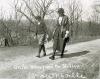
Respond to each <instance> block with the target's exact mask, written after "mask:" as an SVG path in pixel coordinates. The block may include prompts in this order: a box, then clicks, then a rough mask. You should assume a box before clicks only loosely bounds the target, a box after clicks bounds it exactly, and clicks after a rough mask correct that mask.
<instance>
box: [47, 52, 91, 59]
mask: <svg viewBox="0 0 100 79" xmlns="http://www.w3.org/2000/svg"><path fill="white" fill-rule="evenodd" d="M65 52H67V50H65ZM89 52H90V51H87V50H85V51H81V52H75V53H70V54H67V53H65V54H64V57H63V58H70V57H76V56H82V55H85V54H87V53H89ZM52 54H53V53H50V54H48V56H49V55H52ZM60 55H61V53H60V52H56V55H55V56H60Z"/></svg>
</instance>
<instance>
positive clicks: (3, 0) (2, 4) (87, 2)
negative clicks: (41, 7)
mask: <svg viewBox="0 0 100 79" xmlns="http://www.w3.org/2000/svg"><path fill="white" fill-rule="evenodd" d="M11 1H12V0H0V9H1V8H2V10H3V11H4V12H5V14H6V16H9V13H10V14H11V13H12V10H13V9H12V8H11V6H10V4H11ZM66 1H67V0H58V2H59V5H60V6H62V7H64V6H65V5H64V4H63V2H64V3H66ZM80 1H81V2H82V5H83V8H84V12H85V14H84V16H87V14H91V6H92V5H93V3H94V0H80Z"/></svg>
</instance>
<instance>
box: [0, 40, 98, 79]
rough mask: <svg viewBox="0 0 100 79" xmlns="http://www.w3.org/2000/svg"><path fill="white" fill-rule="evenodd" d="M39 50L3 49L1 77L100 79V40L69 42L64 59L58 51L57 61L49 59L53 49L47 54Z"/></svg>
mask: <svg viewBox="0 0 100 79" xmlns="http://www.w3.org/2000/svg"><path fill="white" fill-rule="evenodd" d="M36 53H37V48H34V49H33V48H32V47H27V46H25V47H22V46H20V47H10V48H0V79H44V78H45V79H64V78H65V79H99V78H97V76H98V73H99V68H98V66H99V57H100V39H97V40H93V41H88V42H82V43H77V44H73V45H68V46H67V47H66V52H65V56H64V58H62V59H61V58H60V53H57V55H56V60H54V61H52V60H50V59H49V56H50V55H51V54H52V48H47V56H46V57H41V58H37V57H35V55H36ZM41 56H42V55H41ZM94 64H95V65H94ZM91 65H92V66H91ZM88 69H89V71H87V70H88ZM52 73H53V74H55V75H56V76H55V75H53V76H52V78H51V74H52ZM79 73H80V74H79ZM73 75H74V76H73ZM92 75H94V76H92ZM62 76H63V77H62ZM47 77H50V78H47ZM58 77H59V78H58Z"/></svg>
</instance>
